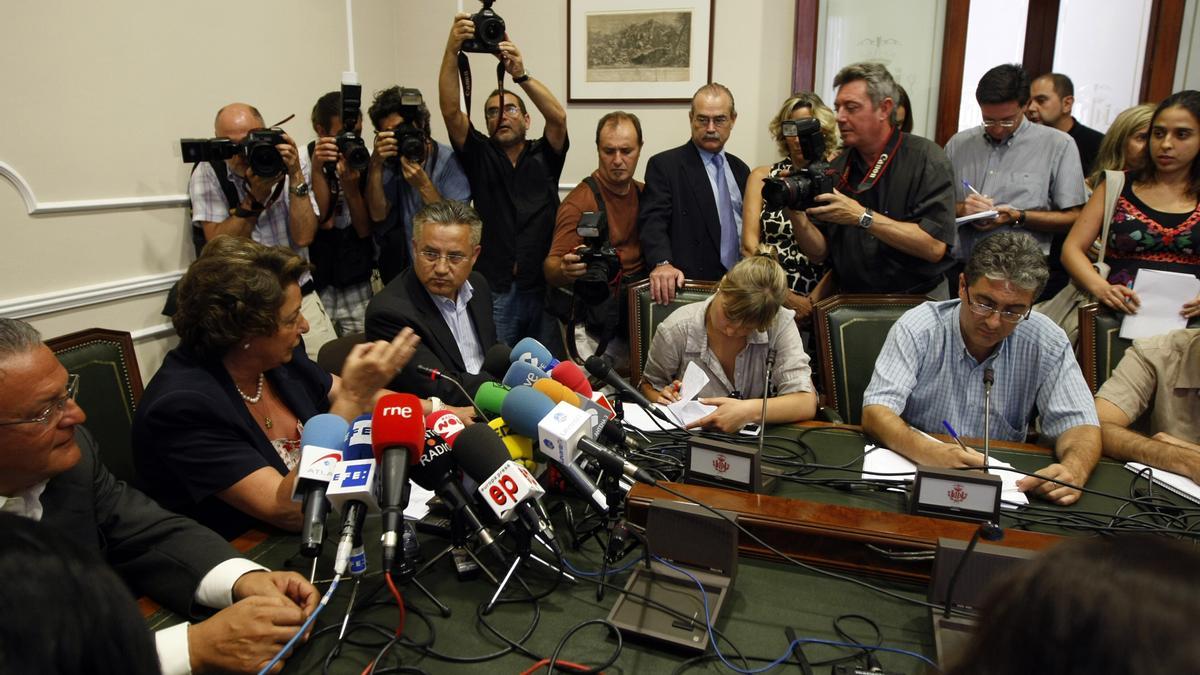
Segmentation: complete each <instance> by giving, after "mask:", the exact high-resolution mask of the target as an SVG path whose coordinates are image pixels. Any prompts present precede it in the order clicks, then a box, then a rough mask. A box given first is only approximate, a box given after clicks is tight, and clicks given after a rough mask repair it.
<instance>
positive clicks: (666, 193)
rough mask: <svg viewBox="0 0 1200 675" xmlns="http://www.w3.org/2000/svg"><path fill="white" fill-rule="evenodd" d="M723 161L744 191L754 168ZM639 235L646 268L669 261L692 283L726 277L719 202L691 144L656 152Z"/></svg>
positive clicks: (644, 195)
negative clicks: (723, 263)
mask: <svg viewBox="0 0 1200 675" xmlns="http://www.w3.org/2000/svg"><path fill="white" fill-rule="evenodd" d="M725 157H726V159H727V161H728V162H729V168H730V170H731V171H732V172H733V177H734V180H735V181H736V182H737V187H738V191H739V192H743V193H744V192H745V191H746V179H747V178H749V177H750V167H749V166H746V163H745V162H743V161H742V160H740V159H738V158H737V157H735V156H734V155H732V154H729V153H725ZM638 232H639V234H640V236H641V239H642V257H643V258H644V259H645V261H646V268H647V269H651V270H652V269H654V266H655V265H657V264H658V263H660V262H662V261H664V260H670V261H671V263H672V264H673V265H675V267H677V268H679V269H680V270H682V271H683V274H684V276H686V277H687V278H688V279H698V280H702V281H716V280H718V279H720V278H721V275H723V274H725V272H726V270H725V266H724V265H722V264H721V220H720V218H719V217H718V216H717V203H716V200H715V199H713V191H712V187H711V184H710V183H709V182H708V172H706V171H705V170H704V162H703V161H702V160H701V159H700V152H699V151H698V150H697V149H696V146H695V145H694V144H693V143H692V142H691V141H690V140H689V141H688V142H687V143H684V144H683V145H681V146H679V147H678V148H674V149H672V150H666V151H664V152H660V153H658V154H657V155H655V156H653V157H651V158H650V162H649V163H648V164H647V165H646V189H645V191H643V192H642V197H641V206H640V208H639V211H638ZM738 248H739V249H740V248H741V244H740V243H739V245H738Z"/></svg>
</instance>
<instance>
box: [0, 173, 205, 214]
mask: <svg viewBox="0 0 1200 675" xmlns="http://www.w3.org/2000/svg"><path fill="white" fill-rule="evenodd" d="M0 176H3V177H5V178H7V179H8V181H9V182H10V183H12V184H13V186H14V187H16V188H17V192H19V193H20V194H21V199H22V200H24V201H25V212H26V213H28V214H29V215H31V216H44V215H50V214H57V213H86V212H90V211H113V210H122V209H147V208H177V207H180V206H187V204H188V196H187V195H185V194H183V195H150V196H145V197H110V198H106V199H72V200H68V201H59V202H40V203H39V202H38V200H37V196H36V195H34V194H33V186H31V185H30V184H29V181H27V180H25V177H24V176H22V175H21V174H20V173H19V172H18V171H17V170H16V169H15V168H14V167H13V166H12V165H11V164H9V163H7V162H2V161H0Z"/></svg>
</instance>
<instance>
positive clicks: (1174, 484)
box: [1125, 462, 1200, 504]
mask: <svg viewBox="0 0 1200 675" xmlns="http://www.w3.org/2000/svg"><path fill="white" fill-rule="evenodd" d="M1125 468H1126V469H1129V470H1130V471H1132V472H1134V473H1142V472H1145V474H1143V475H1147V474H1148V475H1149V478H1150V480H1152V481H1154V483H1155V484H1156V485H1161V486H1162V487H1165V488H1166V489H1168V490H1170V491H1171V492H1174V493H1175V494H1177V495H1179V496H1180V497H1183V498H1184V499H1188V500H1190V501H1193V502H1195V503H1197V504H1200V485H1197V484H1196V482H1195V481H1193V480H1192V479H1190V478H1188V477H1187V476H1181V475H1179V474H1177V473H1171V472H1170V471H1164V470H1162V469H1155V468H1154V467H1152V466H1149V465H1146V464H1142V463H1140V462H1127V463H1126V464H1125Z"/></svg>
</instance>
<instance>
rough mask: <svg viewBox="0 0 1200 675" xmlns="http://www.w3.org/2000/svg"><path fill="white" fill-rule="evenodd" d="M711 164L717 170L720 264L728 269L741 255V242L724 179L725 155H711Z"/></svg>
mask: <svg viewBox="0 0 1200 675" xmlns="http://www.w3.org/2000/svg"><path fill="white" fill-rule="evenodd" d="M712 164H713V168H714V169H716V170H717V217H718V218H720V219H721V264H722V265H724V266H725V269H726V271H728V270H729V269H731V268H732V267H733V266H734V265H735V264H737V261H738V258H739V257H741V252H742V242H741V241H740V240H739V238H738V233H737V220H735V219H734V214H733V202H732V201H731V200H730V199H729V183H728V182H727V181H726V180H725V156H724V155H720V154H717V155H713V158H712Z"/></svg>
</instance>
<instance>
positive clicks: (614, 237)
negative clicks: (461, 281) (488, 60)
mask: <svg viewBox="0 0 1200 675" xmlns="http://www.w3.org/2000/svg"><path fill="white" fill-rule="evenodd" d="M641 151H642V123H641V121H640V120H638V118H637V115H634V114H632V113H626V112H622V111H616V112H611V113H608V114H607V115H605V116H604V117H601V118H600V122H599V123H598V124H597V125H596V153H597V155H598V156H599V167H598V168H597V169H596V170H595V171H593V172H592V174H591V175H590V176H588V177H587V178H584V179H583V180H582V181H581V182H580V183H579V185H577V186H575V189H574V190H572V191H571V193H570V194H568V195H567V197H566V199H564V200H563V203H562V205H561V206H559V207H558V217H557V220H556V223H555V229H554V241H553V242H552V243H551V244H550V255H549V257H547V258H546V262H545V263H544V264H543V266H542V269H543V272H544V273H545V275H546V283H547V284H548V285H549V286H550V288H549V289H548V294H549V295H548V298H547V311H549V312H550V313H552V314H554V315H555V316H556V317H557V318H558V319H559V320H561V321H563V322H564V323H566V324H567V325H568V326H569V327H573V328H574V337H575V344H576V349H577V350H578V352H579V354H580V356H583V357H587V356H590V355H592V354H595V353H607V354H608V355H609V356H611V357H613V359H614V363H615V364H616V365H617V367H618V368H623V367H625V366H626V365H627V364H628V361H629V342H628V339H627V337H626V336H627V335H628V334H629V329H628V315H629V313H628V311H627V309H626V293H625V289H626V288H627V287H628V285H629V284H630V283H633V282H634V281H637V280H639V279H642V278H644V277H645V269H644V266H643V264H642V245H641V240H640V238H639V237H638V228H637V215H638V197H639V195H640V194H641V191H642V188H643V187H645V186H644V184H643V183H641V182H639V181H636V180H634V179H633V174H634V171H636V170H637V163H638V158H639V156H640V154H641ZM564 290H565V291H569V292H564Z"/></svg>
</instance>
